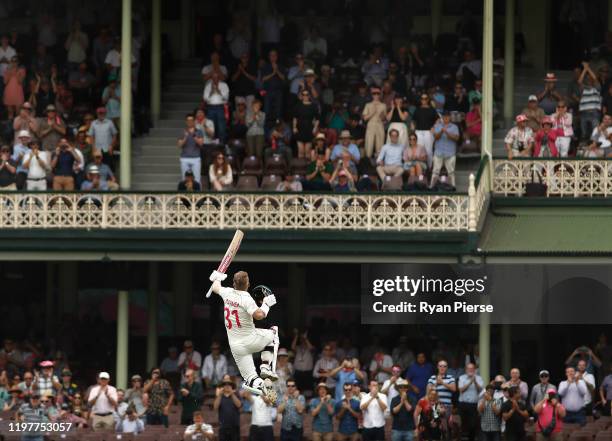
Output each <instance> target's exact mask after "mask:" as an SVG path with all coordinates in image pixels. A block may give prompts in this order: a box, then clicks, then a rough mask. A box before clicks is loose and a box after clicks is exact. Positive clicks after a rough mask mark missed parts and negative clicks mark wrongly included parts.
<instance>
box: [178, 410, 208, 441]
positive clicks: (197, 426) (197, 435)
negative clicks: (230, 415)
mask: <svg viewBox="0 0 612 441" xmlns="http://www.w3.org/2000/svg"><path fill="white" fill-rule="evenodd" d="M190 420H191V418H190ZM183 439H184V440H193V439H206V440H207V441H213V440H214V439H215V432H214V431H213V428H212V426H211V425H210V424H206V423H205V422H204V415H202V412H200V411H199V410H198V411H196V412H193V424H190V425H189V426H187V428H186V429H185V433H184V435H183Z"/></svg>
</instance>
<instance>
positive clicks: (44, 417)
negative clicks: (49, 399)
mask: <svg viewBox="0 0 612 441" xmlns="http://www.w3.org/2000/svg"><path fill="white" fill-rule="evenodd" d="M16 420H17V421H19V422H21V423H25V424H32V425H33V426H32V427H36V428H37V429H38V427H40V424H41V423H46V422H47V421H49V410H48V408H47V407H46V406H43V405H42V404H41V402H40V395H39V394H38V393H35V394H33V395H32V396H31V397H30V400H29V403H24V404H22V405H21V407H20V408H19V411H18V413H17V417H16ZM27 433H28V434H27V435H24V436H22V438H21V439H22V440H23V441H43V440H44V436H43V433H42V431H39V430H36V429H34V430H31V431H28V432H27Z"/></svg>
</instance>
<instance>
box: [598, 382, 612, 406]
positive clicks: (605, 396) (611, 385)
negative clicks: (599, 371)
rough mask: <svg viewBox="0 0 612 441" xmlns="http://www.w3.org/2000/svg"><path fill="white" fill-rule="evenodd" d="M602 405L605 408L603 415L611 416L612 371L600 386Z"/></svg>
mask: <svg viewBox="0 0 612 441" xmlns="http://www.w3.org/2000/svg"><path fill="white" fill-rule="evenodd" d="M599 398H600V400H601V401H600V403H601V405H602V406H603V407H604V410H603V414H604V415H607V416H610V413H611V410H610V409H611V408H612V406H611V404H612V371H611V372H609V373H608V375H606V376H605V377H604V380H603V381H602V382H601V386H599Z"/></svg>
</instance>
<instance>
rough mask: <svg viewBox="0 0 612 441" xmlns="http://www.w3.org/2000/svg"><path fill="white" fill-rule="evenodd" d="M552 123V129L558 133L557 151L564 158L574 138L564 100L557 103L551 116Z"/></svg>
mask: <svg viewBox="0 0 612 441" xmlns="http://www.w3.org/2000/svg"><path fill="white" fill-rule="evenodd" d="M550 117H551V119H552V122H553V129H556V130H558V131H559V136H557V142H556V144H557V149H558V150H559V156H561V157H562V158H566V157H567V154H568V152H569V149H570V143H571V142H572V136H574V128H573V126H572V124H573V116H572V114H571V113H570V112H568V111H567V103H566V102H565V100H559V102H558V103H557V111H556V112H555V113H553V114H552V115H551V116H550Z"/></svg>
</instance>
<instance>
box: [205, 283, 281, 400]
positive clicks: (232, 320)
mask: <svg viewBox="0 0 612 441" xmlns="http://www.w3.org/2000/svg"><path fill="white" fill-rule="evenodd" d="M226 278H227V274H224V273H221V272H219V271H213V272H212V274H211V275H210V281H211V282H213V284H212V292H214V293H215V294H219V295H220V296H221V298H222V299H223V304H224V308H223V314H224V317H223V318H224V322H225V329H226V330H227V338H228V340H229V345H230V350H231V352H232V355H233V356H234V360H235V361H236V365H237V366H238V369H239V370H240V374H241V375H242V378H243V379H244V385H243V387H244V389H246V390H248V391H249V392H251V393H254V394H256V395H265V396H266V397H267V398H268V399H274V400H275V397H274V395H275V394H276V392H275V390H274V388H273V387H272V381H276V380H278V375H276V372H275V371H276V354H277V352H278V344H279V341H278V327H277V326H272V327H271V328H270V329H261V328H256V327H255V324H254V322H253V320H263V319H264V318H266V316H267V315H268V312H269V311H270V308H271V307H272V306H274V305H275V304H276V297H275V296H274V294H272V291H270V290H269V289H268V288H266V287H264V286H257V287H255V289H254V290H253V295H254V296H258V297H257V300H258V301H259V303H260V304H259V305H258V303H257V302H256V299H255V298H253V297H251V295H250V294H249V293H248V291H247V290H248V289H249V275H248V274H247V273H246V272H245V271H238V272H237V273H236V274H234V282H233V285H234V287H233V288H229V287H223V286H221V282H222V281H224V280H225V279H226ZM256 352H261V366H260V375H257V370H256V369H255V363H254V362H253V354H254V353H256Z"/></svg>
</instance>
